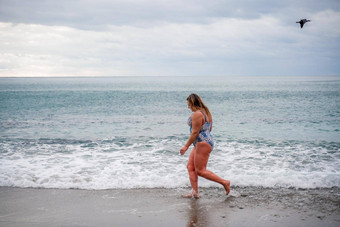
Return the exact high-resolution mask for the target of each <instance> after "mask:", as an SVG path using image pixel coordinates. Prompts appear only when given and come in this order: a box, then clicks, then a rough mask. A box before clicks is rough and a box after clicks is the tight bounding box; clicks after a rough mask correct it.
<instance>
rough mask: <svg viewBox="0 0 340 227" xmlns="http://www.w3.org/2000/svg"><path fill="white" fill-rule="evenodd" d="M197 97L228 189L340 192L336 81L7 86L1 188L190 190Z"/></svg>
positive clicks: (2, 100)
mask: <svg viewBox="0 0 340 227" xmlns="http://www.w3.org/2000/svg"><path fill="white" fill-rule="evenodd" d="M191 93H197V94H198V95H200V96H201V97H202V99H203V100H204V102H205V103H206V105H207V106H208V107H209V108H210V111H211V112H212V114H213V130H212V135H213V137H214V140H215V147H214V150H213V151H212V153H211V155H210V159H209V163H208V169H210V170H212V171H214V172H215V173H216V174H218V175H219V176H221V177H223V178H225V179H229V180H231V182H232V185H234V186H260V187H296V188H318V187H326V188H329V187H340V169H339V166H340V134H339V130H340V78H339V77H274V76H273V77H110V78H0V186H11V187H39V188H81V189H115V188H156V187H157V188H158V187H164V188H177V187H186V186H189V185H190V184H189V179H188V175H187V171H186V162H187V159H188V155H189V153H190V150H188V151H187V153H186V154H185V155H184V156H180V155H179V150H180V148H181V147H182V146H183V145H184V144H185V143H186V141H187V139H188V137H189V127H188V125H187V124H186V121H187V118H188V117H189V116H190V114H191V111H190V110H189V109H188V108H187V103H186V98H187V96H188V95H190V94H191ZM199 185H200V186H202V187H215V186H217V184H216V183H214V182H210V181H207V180H205V179H203V178H199Z"/></svg>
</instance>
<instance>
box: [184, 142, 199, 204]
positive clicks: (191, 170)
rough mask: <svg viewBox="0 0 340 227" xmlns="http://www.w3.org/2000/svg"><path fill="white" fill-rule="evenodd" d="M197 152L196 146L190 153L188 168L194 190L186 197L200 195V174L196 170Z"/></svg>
mask: <svg viewBox="0 0 340 227" xmlns="http://www.w3.org/2000/svg"><path fill="white" fill-rule="evenodd" d="M195 154H196V149H195V147H194V148H193V149H192V150H191V153H190V155H189V160H188V164H187V169H188V173H189V179H190V184H191V187H192V190H193V192H192V193H191V194H189V195H186V196H185V197H192V196H194V197H196V198H197V197H198V184H197V181H198V176H197V173H196V171H195Z"/></svg>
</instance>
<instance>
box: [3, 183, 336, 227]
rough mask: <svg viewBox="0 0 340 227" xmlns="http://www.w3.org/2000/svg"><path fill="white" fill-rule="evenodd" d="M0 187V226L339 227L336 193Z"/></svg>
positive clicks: (282, 189) (328, 191)
mask: <svg viewBox="0 0 340 227" xmlns="http://www.w3.org/2000/svg"><path fill="white" fill-rule="evenodd" d="M188 190H189V189H131V190H97V191H91V190H61V189H28V188H26V189H22V188H8V187H0V226H48V227H50V226H171V227H172V226H340V189H339V188H332V189H309V190H301V189H300V190H297V189H284V188H276V189H273V188H255V187H246V188H238V187H237V188H232V193H231V196H228V197H226V196H225V195H224V190H222V188H202V189H200V196H201V198H200V199H186V198H182V197H181V195H182V194H185V193H187V192H188Z"/></svg>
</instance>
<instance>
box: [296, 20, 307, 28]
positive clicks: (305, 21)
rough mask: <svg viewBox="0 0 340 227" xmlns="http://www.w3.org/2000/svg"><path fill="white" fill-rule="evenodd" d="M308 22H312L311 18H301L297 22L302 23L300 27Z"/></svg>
mask: <svg viewBox="0 0 340 227" xmlns="http://www.w3.org/2000/svg"><path fill="white" fill-rule="evenodd" d="M307 22H310V20H307V19H301V20H300V21H298V22H296V23H299V24H300V27H301V28H302V27H303V25H304V24H305V23H307Z"/></svg>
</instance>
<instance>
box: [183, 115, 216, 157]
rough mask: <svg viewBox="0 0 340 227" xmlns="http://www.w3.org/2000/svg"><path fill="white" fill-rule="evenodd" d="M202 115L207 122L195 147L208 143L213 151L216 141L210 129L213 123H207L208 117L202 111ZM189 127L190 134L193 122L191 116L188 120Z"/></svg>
mask: <svg viewBox="0 0 340 227" xmlns="http://www.w3.org/2000/svg"><path fill="white" fill-rule="evenodd" d="M201 113H202V114H203V116H204V119H205V122H204V124H203V125H202V127H201V129H200V132H199V134H198V137H197V139H196V140H195V141H194V146H195V147H196V143H197V142H206V143H208V144H210V146H211V150H212V149H213V148H214V140H213V138H212V136H211V134H210V127H211V122H208V121H207V117H206V116H205V114H204V113H203V112H202V111H201ZM188 125H189V126H190V133H191V132H192V121H191V116H190V117H189V119H188Z"/></svg>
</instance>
